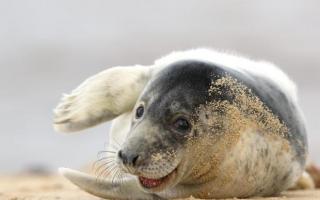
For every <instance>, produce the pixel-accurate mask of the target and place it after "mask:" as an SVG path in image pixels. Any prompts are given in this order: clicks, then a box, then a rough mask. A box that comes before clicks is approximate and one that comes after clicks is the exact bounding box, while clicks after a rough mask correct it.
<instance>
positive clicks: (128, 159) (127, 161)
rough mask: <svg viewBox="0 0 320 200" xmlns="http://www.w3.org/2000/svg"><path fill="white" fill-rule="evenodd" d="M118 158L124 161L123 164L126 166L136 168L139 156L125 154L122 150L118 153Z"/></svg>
mask: <svg viewBox="0 0 320 200" xmlns="http://www.w3.org/2000/svg"><path fill="white" fill-rule="evenodd" d="M118 157H119V158H120V159H121V160H122V163H123V164H124V165H131V166H135V165H136V164H137V160H138V158H139V155H138V154H134V153H125V152H123V151H122V150H120V151H119V152H118Z"/></svg>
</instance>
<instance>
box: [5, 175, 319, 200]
mask: <svg viewBox="0 0 320 200" xmlns="http://www.w3.org/2000/svg"><path fill="white" fill-rule="evenodd" d="M40 199H41V200H44V199H45V200H58V199H64V200H79V199H81V200H97V199H100V198H97V197H94V196H92V195H90V194H88V193H85V192H83V191H81V190H79V189H78V188H77V187H75V186H74V185H72V184H71V183H70V182H68V181H67V180H66V179H64V178H63V177H61V176H58V175H16V176H0V200H40ZM189 199H193V198H189ZM252 199H267V200H270V199H273V200H279V199H286V200H313V199H315V200H316V199H320V190H305V191H303V190H300V191H286V192H284V193H282V194H281V195H280V196H279V197H269V198H252Z"/></svg>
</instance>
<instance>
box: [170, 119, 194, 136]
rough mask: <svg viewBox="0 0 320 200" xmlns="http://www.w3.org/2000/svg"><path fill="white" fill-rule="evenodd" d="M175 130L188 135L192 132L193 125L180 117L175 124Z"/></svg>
mask: <svg viewBox="0 0 320 200" xmlns="http://www.w3.org/2000/svg"><path fill="white" fill-rule="evenodd" d="M173 128H174V129H175V130H176V131H178V132H181V133H186V132H189V131H190V129H191V125H190V123H189V121H188V120H187V119H185V118H183V117H179V118H177V119H176V120H175V121H174V122H173Z"/></svg>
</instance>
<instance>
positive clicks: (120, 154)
mask: <svg viewBox="0 0 320 200" xmlns="http://www.w3.org/2000/svg"><path fill="white" fill-rule="evenodd" d="M118 156H119V158H121V159H122V157H123V155H122V151H121V150H120V151H119V152H118Z"/></svg>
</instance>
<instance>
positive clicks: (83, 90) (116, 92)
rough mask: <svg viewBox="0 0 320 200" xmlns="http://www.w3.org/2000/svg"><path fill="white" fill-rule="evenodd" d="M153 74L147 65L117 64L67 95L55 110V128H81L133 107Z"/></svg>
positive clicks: (63, 130)
mask: <svg viewBox="0 0 320 200" xmlns="http://www.w3.org/2000/svg"><path fill="white" fill-rule="evenodd" d="M149 78H150V68H149V67H144V66H132V67H113V68H110V69H107V70H105V71H102V72H100V73H98V74H97V75H95V76H92V77H90V78H89V79H87V80H86V81H84V82H83V83H82V84H81V85H80V86H79V87H78V88H76V89H75V90H73V91H72V92H71V94H69V95H64V97H63V98H62V99H61V102H60V104H59V105H58V106H57V108H56V109H55V110H54V128H55V130H57V131H61V132H72V131H79V130H82V129H85V128H88V127H91V126H94V125H97V124H99V123H102V122H105V121H109V120H112V119H113V118H115V117H117V116H119V115H121V114H122V113H125V112H128V111H131V110H132V109H133V106H134V105H135V103H136V101H137V98H138V97H139V95H140V93H141V92H142V90H143V88H144V87H145V85H146V83H147V82H148V80H149Z"/></svg>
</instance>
